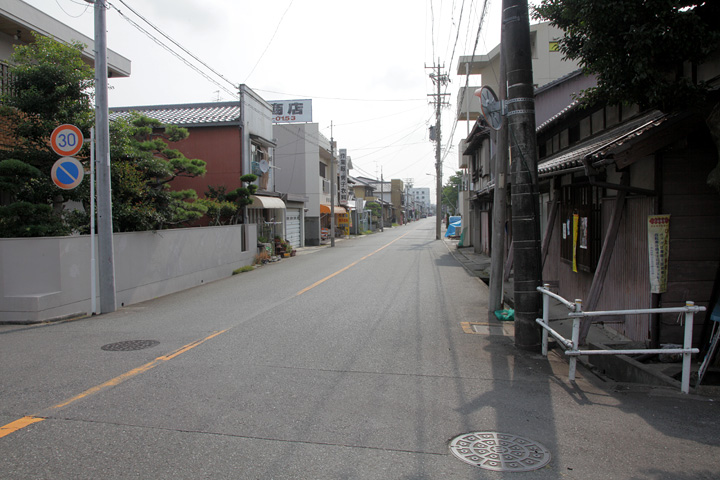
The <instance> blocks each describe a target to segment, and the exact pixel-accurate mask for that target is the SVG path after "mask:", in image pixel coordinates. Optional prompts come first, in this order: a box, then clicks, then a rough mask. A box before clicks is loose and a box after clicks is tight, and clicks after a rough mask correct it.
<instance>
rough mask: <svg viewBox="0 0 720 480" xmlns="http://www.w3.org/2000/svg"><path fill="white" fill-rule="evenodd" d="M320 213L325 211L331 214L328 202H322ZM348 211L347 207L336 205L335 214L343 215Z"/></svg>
mask: <svg viewBox="0 0 720 480" xmlns="http://www.w3.org/2000/svg"><path fill="white" fill-rule="evenodd" d="M320 213H324V214H326V215H330V205H328V204H327V203H321V204H320ZM346 213H348V211H347V209H346V208H345V207H342V206H340V205H335V215H342V214H346Z"/></svg>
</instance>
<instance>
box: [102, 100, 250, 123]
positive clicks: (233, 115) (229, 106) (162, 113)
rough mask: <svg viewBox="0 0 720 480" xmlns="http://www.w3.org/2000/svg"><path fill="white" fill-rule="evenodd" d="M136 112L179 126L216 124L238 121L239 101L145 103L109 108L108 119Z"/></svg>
mask: <svg viewBox="0 0 720 480" xmlns="http://www.w3.org/2000/svg"><path fill="white" fill-rule="evenodd" d="M130 112H138V113H142V114H143V115H146V116H148V117H150V118H154V119H156V120H159V121H161V122H162V123H164V124H173V125H179V126H181V127H198V126H216V125H228V124H231V125H232V124H239V123H240V103H238V102H215V103H190V104H180V105H145V106H137V107H118V108H111V109H110V120H115V119H116V118H119V117H127V116H128V115H129V114H130Z"/></svg>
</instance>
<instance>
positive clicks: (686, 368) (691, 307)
mask: <svg viewBox="0 0 720 480" xmlns="http://www.w3.org/2000/svg"><path fill="white" fill-rule="evenodd" d="M537 290H538V291H539V292H540V293H542V295H543V318H538V319H536V320H535V321H536V322H537V323H538V324H539V325H540V326H541V327H542V328H543V331H542V354H543V355H544V356H547V353H548V337H549V335H552V336H553V337H555V339H556V340H557V341H558V342H560V344H561V345H562V346H563V347H564V348H565V355H567V356H568V357H570V358H569V363H570V368H569V371H568V380H570V381H574V380H575V371H576V369H577V358H578V357H579V356H580V355H641V354H682V356H683V366H682V380H681V382H680V390H681V391H682V392H683V393H689V392H690V360H691V355H692V354H693V353H699V351H700V350H699V349H697V348H692V330H693V319H694V315H695V313H696V312H704V311H705V307H698V306H695V304H694V303H693V302H690V301H688V302H685V306H684V307H672V308H642V309H634V310H608V311H597V312H584V311H583V309H582V300H575V301H574V302H570V301H568V300H566V299H564V298H563V297H561V296H560V295H557V294H555V293H553V292H551V291H550V289H549V285H547V284H545V285H544V286H542V287H537ZM551 298H554V299H555V300H557V301H559V302H560V303H562V304H563V305H564V306H565V307H567V308H568V310H570V313H568V318H572V319H573V328H572V338H571V339H570V340H568V339H567V338H565V337H563V336H562V335H561V334H560V333H558V332H557V331H555V330H553V329H552V328H551V327H550V320H549V319H550V299H551ZM653 313H684V314H685V336H684V341H683V347H682V348H657V349H645V348H640V349H628V350H581V349H580V348H579V347H580V345H579V337H580V320H581V319H582V318H583V317H603V316H610V315H623V316H624V315H641V314H653Z"/></svg>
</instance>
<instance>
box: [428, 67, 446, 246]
mask: <svg viewBox="0 0 720 480" xmlns="http://www.w3.org/2000/svg"><path fill="white" fill-rule="evenodd" d="M425 68H431V69H433V72H432V73H431V74H430V78H431V79H432V81H433V83H434V84H435V85H436V86H437V92H436V93H431V94H428V97H435V99H434V102H435V188H436V198H435V202H436V207H435V210H436V211H435V240H440V239H441V238H442V236H441V235H440V231H441V227H440V224H441V222H442V218H440V217H441V215H442V158H441V149H442V135H441V132H440V120H441V111H440V108H441V107H442V106H443V104H444V102H443V97H444V96H447V95H450V94H449V93H442V92H441V87H442V86H443V85H447V83H448V82H449V81H450V80H449V79H448V76H447V75H445V74H442V73H440V69H441V68H445V67H441V66H440V59H438V64H437V65H435V66H432V67H425Z"/></svg>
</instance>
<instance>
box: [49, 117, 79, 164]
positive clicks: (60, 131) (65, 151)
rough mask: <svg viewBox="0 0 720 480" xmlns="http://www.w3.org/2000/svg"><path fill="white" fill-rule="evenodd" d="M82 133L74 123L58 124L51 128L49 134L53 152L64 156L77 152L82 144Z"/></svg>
mask: <svg viewBox="0 0 720 480" xmlns="http://www.w3.org/2000/svg"><path fill="white" fill-rule="evenodd" d="M83 140H84V138H83V134H82V132H80V129H79V128H77V127H76V126H75V125H70V124H65V125H60V126H59V127H57V128H56V129H55V130H53V132H52V135H51V136H50V145H51V146H52V149H53V151H54V152H55V153H57V154H58V155H61V156H64V157H71V156H73V155H75V154H76V153H78V152H79V151H80V149H81V148H82V146H83Z"/></svg>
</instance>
